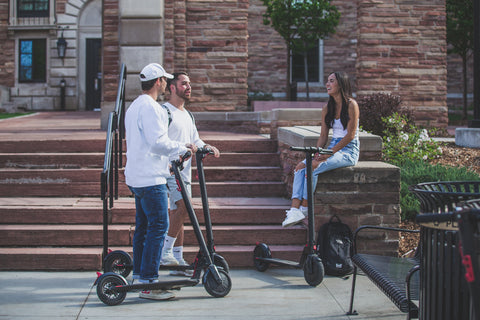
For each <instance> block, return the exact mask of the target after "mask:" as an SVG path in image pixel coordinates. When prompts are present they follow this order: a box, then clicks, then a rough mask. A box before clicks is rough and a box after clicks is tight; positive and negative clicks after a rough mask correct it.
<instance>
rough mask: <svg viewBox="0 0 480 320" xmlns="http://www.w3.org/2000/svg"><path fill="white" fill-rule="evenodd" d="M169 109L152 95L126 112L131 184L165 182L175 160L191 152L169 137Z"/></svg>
mask: <svg viewBox="0 0 480 320" xmlns="http://www.w3.org/2000/svg"><path fill="white" fill-rule="evenodd" d="M167 126H168V115H167V112H166V111H165V110H164V109H163V108H162V106H161V105H160V104H158V103H157V102H156V101H155V100H154V99H153V98H152V97H151V96H149V95H147V94H142V95H141V96H139V97H138V98H136V99H135V100H134V101H133V102H132V104H131V105H130V107H129V108H128V109H127V112H126V114H125V131H126V132H125V133H126V140H127V163H126V165H125V182H126V184H127V185H128V186H131V187H148V186H154V185H159V184H165V183H166V178H167V177H168V176H170V171H169V168H168V166H169V163H170V160H171V159H175V158H178V156H179V155H181V154H184V153H185V152H186V151H187V148H186V147H185V144H184V143H182V142H179V141H173V140H171V139H170V138H169V137H168V131H167Z"/></svg>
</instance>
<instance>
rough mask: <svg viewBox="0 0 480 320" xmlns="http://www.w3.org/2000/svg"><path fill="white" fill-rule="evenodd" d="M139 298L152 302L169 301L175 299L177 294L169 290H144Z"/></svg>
mask: <svg viewBox="0 0 480 320" xmlns="http://www.w3.org/2000/svg"><path fill="white" fill-rule="evenodd" d="M139 297H140V298H143V299H151V300H169V299H173V298H175V294H174V293H173V292H171V291H168V290H143V291H142V292H140V294H139Z"/></svg>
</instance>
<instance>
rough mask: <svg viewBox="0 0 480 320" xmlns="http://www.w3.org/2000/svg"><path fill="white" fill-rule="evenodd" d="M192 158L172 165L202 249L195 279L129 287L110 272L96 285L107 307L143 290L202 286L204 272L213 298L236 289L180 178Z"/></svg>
mask: <svg viewBox="0 0 480 320" xmlns="http://www.w3.org/2000/svg"><path fill="white" fill-rule="evenodd" d="M190 156H191V154H190V152H187V153H186V154H185V155H184V156H183V157H182V158H181V160H174V161H172V162H171V164H172V167H171V170H172V171H173V173H174V174H175V178H176V180H177V184H178V186H179V188H180V191H181V193H182V196H183V199H184V200H185V205H186V207H187V211H188V215H189V217H190V221H191V223H192V226H193V230H194V232H195V236H196V238H197V241H198V244H199V247H200V250H199V252H198V254H197V256H196V258H195V262H194V269H193V271H194V272H193V276H192V277H191V278H189V279H181V280H169V281H159V282H156V283H135V284H129V283H128V282H127V280H126V279H125V277H123V276H122V275H121V274H117V273H115V272H107V273H104V274H102V275H100V276H99V277H98V278H97V280H96V281H95V284H96V285H97V296H98V298H99V299H100V300H101V301H102V302H103V303H105V304H106V305H109V306H113V305H118V304H120V303H122V302H123V300H124V299H125V297H126V295H127V292H129V291H139V290H159V289H162V290H179V289H181V288H183V287H193V286H196V285H197V284H198V283H200V277H201V274H202V271H203V276H202V283H203V285H204V287H205V290H206V291H207V292H208V293H209V294H210V295H211V296H213V297H216V298H219V297H224V296H226V295H227V294H228V293H229V292H230V290H231V288H232V280H231V278H230V276H229V274H228V272H226V271H225V270H223V268H221V267H218V268H217V266H216V265H215V264H214V263H213V256H212V254H211V253H210V252H209V251H208V248H207V244H206V243H205V240H204V238H203V234H202V232H201V230H200V224H199V223H198V220H197V217H196V215H195V212H194V210H193V207H192V204H191V201H189V197H188V195H187V192H186V189H185V183H184V182H183V179H182V177H181V175H180V171H181V169H182V167H183V162H184V161H185V160H186V159H188V158H189V157H190Z"/></svg>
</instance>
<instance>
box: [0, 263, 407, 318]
mask: <svg viewBox="0 0 480 320" xmlns="http://www.w3.org/2000/svg"><path fill="white" fill-rule="evenodd" d="M230 275H231V278H232V283H233V285H232V290H231V291H230V293H229V294H228V295H227V296H226V297H224V298H213V297H211V296H210V295H209V294H208V293H207V292H206V291H205V289H204V288H203V286H202V285H201V284H199V285H197V286H196V287H189V288H184V289H182V290H180V291H176V298H175V299H173V300H170V301H153V300H145V299H140V298H139V297H138V293H137V292H129V293H127V297H126V299H125V300H124V301H123V303H122V304H120V305H117V306H107V305H105V304H103V303H102V302H101V301H100V300H99V299H98V297H97V294H96V286H94V285H93V282H94V281H95V279H96V274H95V272H93V271H85V272H0V292H1V293H2V298H1V299H0V319H18V320H20V319H22V320H25V319H48V320H51V319H114V318H115V319H159V318H161V319H175V320H181V319H189V320H190V319H249V320H253V319H354V320H365V319H389V320H392V319H393V320H396V319H398V320H400V319H405V318H406V315H405V314H403V313H401V312H400V311H398V309H397V308H396V307H395V305H394V304H393V303H392V302H390V300H388V298H387V297H386V296H385V295H384V294H383V293H382V292H381V291H380V290H379V289H377V288H376V287H375V285H373V284H372V283H371V282H370V281H369V280H368V279H367V278H366V277H365V276H359V277H357V294H356V296H355V309H356V310H357V311H358V312H359V315H357V316H346V315H345V314H346V312H347V311H348V308H349V302H350V289H351V285H352V281H351V277H349V278H348V279H347V280H344V279H341V278H334V277H328V276H326V277H325V279H324V280H323V282H322V283H321V284H320V285H319V286H317V287H310V286H309V285H308V284H306V282H305V280H304V278H303V271H301V270H298V269H283V268H271V269H268V270H267V271H265V272H263V273H262V272H259V271H257V270H253V269H240V270H231V271H230ZM161 278H163V279H165V278H169V279H173V277H170V276H168V275H167V274H165V273H164V272H163V271H162V273H161Z"/></svg>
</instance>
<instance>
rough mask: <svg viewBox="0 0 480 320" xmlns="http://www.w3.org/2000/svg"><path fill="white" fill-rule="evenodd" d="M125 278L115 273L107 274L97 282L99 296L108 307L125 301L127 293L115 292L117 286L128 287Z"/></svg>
mask: <svg viewBox="0 0 480 320" xmlns="http://www.w3.org/2000/svg"><path fill="white" fill-rule="evenodd" d="M127 284H128V283H127V281H126V280H125V278H123V277H121V276H119V275H117V274H115V273H105V274H103V275H102V276H100V278H99V279H98V280H97V296H98V298H99V299H100V300H101V301H102V302H103V303H105V304H106V305H108V306H115V305H117V304H120V303H122V302H123V300H125V297H126V296H127V293H126V292H118V291H115V290H113V288H114V287H116V286H123V285H127Z"/></svg>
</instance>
